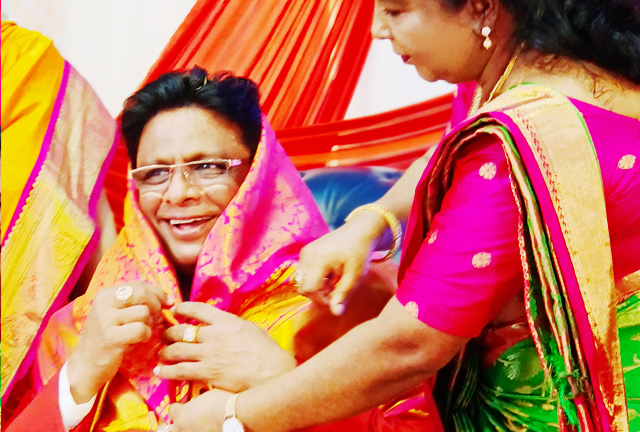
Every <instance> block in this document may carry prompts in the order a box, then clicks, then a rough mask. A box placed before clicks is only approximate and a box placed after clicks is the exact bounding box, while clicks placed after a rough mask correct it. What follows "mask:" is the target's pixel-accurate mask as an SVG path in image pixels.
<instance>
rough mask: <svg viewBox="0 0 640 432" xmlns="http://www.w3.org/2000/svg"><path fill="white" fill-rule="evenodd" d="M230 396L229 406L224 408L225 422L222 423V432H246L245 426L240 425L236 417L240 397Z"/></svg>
mask: <svg viewBox="0 0 640 432" xmlns="http://www.w3.org/2000/svg"><path fill="white" fill-rule="evenodd" d="M239 394H240V393H236V394H234V395H231V396H229V399H227V404H226V406H225V408H224V421H223V422H222V432H244V425H243V424H242V423H240V420H238V417H236V399H238V395H239Z"/></svg>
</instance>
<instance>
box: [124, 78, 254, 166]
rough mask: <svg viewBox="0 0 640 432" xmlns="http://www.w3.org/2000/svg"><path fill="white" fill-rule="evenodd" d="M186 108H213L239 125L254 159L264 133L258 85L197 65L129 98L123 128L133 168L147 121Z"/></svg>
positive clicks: (157, 82) (159, 79)
mask: <svg viewBox="0 0 640 432" xmlns="http://www.w3.org/2000/svg"><path fill="white" fill-rule="evenodd" d="M185 107H198V108H202V109H205V110H209V111H212V112H214V113H216V114H218V115H221V116H223V117H224V118H226V119H228V120H230V121H232V122H233V123H235V124H237V125H238V126H239V127H240V129H241V130H242V141H243V143H244V145H245V146H246V147H247V148H248V149H249V151H250V153H251V158H252V159H253V156H254V155H255V153H256V150H257V148H258V143H259V142H260V135H261V133H262V117H261V111H260V94H259V92H258V87H257V85H256V84H255V83H254V82H253V81H251V80H249V79H247V78H242V77H236V76H234V75H233V74H231V73H230V72H218V73H216V74H214V75H213V76H212V77H209V76H208V74H207V71H205V70H204V69H202V68H200V67H198V66H195V67H194V68H193V69H191V70H188V71H185V72H169V73H166V74H164V75H161V76H160V77H158V78H157V79H156V80H154V81H152V82H150V83H149V84H147V85H145V86H144V87H142V88H141V89H140V90H138V91H137V92H135V93H134V94H133V95H131V96H130V97H129V98H128V99H127V100H126V101H125V103H124V109H123V110H122V115H121V117H120V130H121V133H122V137H123V138H124V142H125V144H126V146H127V152H128V153H129V159H130V160H131V166H132V167H133V168H135V167H136V159H137V157H138V147H139V145H140V136H141V135H142V131H143V130H144V127H145V126H146V125H147V123H149V121H151V119H152V118H153V117H155V116H156V115H157V114H159V113H161V112H163V111H169V110H172V109H176V108H185Z"/></svg>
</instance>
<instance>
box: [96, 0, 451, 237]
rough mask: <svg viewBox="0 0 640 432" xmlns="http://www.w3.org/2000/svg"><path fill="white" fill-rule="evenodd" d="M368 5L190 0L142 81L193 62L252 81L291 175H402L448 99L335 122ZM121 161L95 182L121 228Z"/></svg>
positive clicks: (349, 85) (361, 48) (440, 125)
mask: <svg viewBox="0 0 640 432" xmlns="http://www.w3.org/2000/svg"><path fill="white" fill-rule="evenodd" d="M372 17H373V2H372V1H371V0H199V1H198V2H197V3H196V5H195V6H194V7H193V9H192V10H191V12H190V13H189V15H188V16H187V18H186V19H185V21H184V22H183V23H182V25H181V26H180V28H179V29H178V30H177V32H176V33H175V34H174V36H173V37H172V38H171V40H170V41H169V44H168V45H167V47H166V48H165V49H164V51H163V52H162V54H161V56H160V58H159V59H158V61H157V62H156V64H154V65H153V67H152V68H151V70H150V71H149V74H148V75H147V77H146V78H145V80H144V82H143V84H144V83H147V82H149V81H152V80H153V79H155V78H157V77H158V76H159V75H161V74H163V73H165V72H168V71H171V70H176V69H185V68H189V67H191V66H194V65H199V66H201V67H204V68H205V69H207V70H209V71H210V72H213V71H218V70H230V71H233V72H234V73H235V74H236V75H241V76H248V77H250V78H251V79H253V80H254V81H255V82H256V83H258V85H259V87H260V92H261V95H262V108H263V111H264V112H265V113H266V114H267V116H268V118H269V120H270V121H271V124H272V126H273V128H274V130H275V131H276V134H277V136H278V139H279V140H280V142H281V143H282V145H283V146H284V148H285V150H286V151H287V154H289V156H291V159H292V160H293V162H294V164H295V165H296V167H297V168H298V169H308V168H315V167H321V166H349V165H378V166H390V167H396V168H406V167H407V166H408V165H409V164H410V163H411V162H412V161H413V160H415V159H416V158H417V157H419V156H420V155H422V154H423V153H424V152H425V151H426V150H427V149H428V148H429V147H430V146H432V145H435V144H437V143H438V141H439V140H440V138H441V137H442V134H443V132H444V130H445V128H446V126H447V123H448V121H449V118H450V116H451V103H452V98H453V96H452V95H445V96H442V97H439V98H435V99H433V100H430V101H427V102H423V103H420V104H416V105H412V106H410V107H405V108H402V109H398V110H394V111H390V112H386V113H382V114H378V115H374V116H370V117H365V118H360V119H352V120H343V119H344V115H345V113H346V111H347V108H348V106H349V103H350V101H351V97H352V96H353V92H354V90H355V87H356V83H357V81H358V79H359V77H360V73H361V71H362V67H363V66H364V62H365V60H366V57H367V54H368V51H369V47H370V45H371V35H370V32H369V31H370V27H371V22H372ZM127 166H128V158H127V153H126V150H125V149H124V146H123V145H120V146H119V147H118V150H117V153H116V156H115V159H114V161H113V164H112V167H111V169H110V172H109V174H108V175H107V178H106V180H105V188H106V191H107V196H108V198H109V202H110V203H111V207H112V208H113V211H114V215H115V217H116V225H117V226H118V227H119V228H120V227H122V209H123V203H124V197H125V194H126V171H127Z"/></svg>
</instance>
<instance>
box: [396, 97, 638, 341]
mask: <svg viewBox="0 0 640 432" xmlns="http://www.w3.org/2000/svg"><path fill="white" fill-rule="evenodd" d="M572 103H573V104H574V106H575V107H576V108H577V109H578V110H579V111H580V113H582V115H583V117H584V120H585V122H586V125H587V127H588V129H589V132H590V134H591V137H592V139H593V142H594V146H595V150H596V153H597V156H598V160H599V162H600V169H601V172H602V179H603V184H604V193H605V200H606V205H607V219H608V225H609V232H610V236H611V249H612V254H613V266H614V274H615V279H616V280H617V279H620V278H622V277H624V276H627V275H628V274H631V273H633V272H635V271H637V270H638V269H640V260H639V259H638V257H639V256H640V122H638V120H637V119H633V118H629V117H623V116H621V115H618V114H615V113H613V112H610V111H606V110H604V109H601V108H598V107H595V106H592V105H589V104H586V103H584V102H580V101H576V100H572ZM501 120H502V119H501ZM505 123H506V120H505ZM510 130H511V131H512V132H513V134H514V138H515V139H516V140H523V139H524V138H523V137H522V136H521V135H520V134H519V133H518V131H517V128H516V127H515V125H513V127H510ZM433 160H434V159H432V161H433ZM431 169H432V164H430V165H429V166H428V167H427V169H426V170H425V174H424V175H423V178H422V180H421V182H420V184H419V185H418V188H417V192H416V196H415V198H414V204H413V208H412V211H411V216H410V220H409V223H408V228H407V236H406V239H407V240H406V241H405V244H404V245H403V257H402V258H403V259H402V262H401V266H400V274H399V282H400V286H399V289H398V292H397V294H396V296H397V298H398V299H399V300H400V302H401V303H402V304H404V305H405V307H407V306H406V305H407V304H408V303H410V302H415V303H416V305H417V306H418V307H417V308H412V307H411V305H409V306H408V307H407V308H408V309H409V310H412V309H413V310H418V311H419V315H418V318H420V319H421V320H422V321H423V322H425V323H426V324H428V325H430V326H432V327H434V328H436V329H438V330H441V331H444V332H447V333H450V334H455V335H459V336H466V337H476V336H478V335H479V334H480V332H481V331H482V329H483V328H484V326H486V325H487V324H488V323H489V322H490V321H491V319H492V317H494V316H495V314H496V313H497V312H498V311H499V310H500V309H501V308H502V307H504V306H505V305H506V303H507V301H509V300H510V299H511V298H512V297H513V296H514V295H516V294H517V293H518V292H522V289H523V286H524V285H523V279H522V268H521V264H520V258H519V255H518V245H517V242H518V241H517V229H518V226H517V225H518V218H519V215H518V209H517V206H516V202H515V198H514V195H513V192H512V190H511V186H510V181H509V174H508V170H507V162H506V157H505V155H504V152H503V150H502V148H501V145H500V143H499V142H498V140H497V139H496V138H486V137H485V138H482V137H480V138H478V139H477V140H476V143H475V144H472V145H470V146H469V147H468V148H467V149H465V150H464V151H462V152H461V154H460V155H459V156H458V159H457V162H456V165H455V170H454V175H453V182H452V184H451V188H450V189H449V191H448V192H447V193H446V194H445V197H444V201H443V203H442V207H441V210H440V212H439V213H438V215H436V217H435V218H434V223H433V225H432V226H431V227H430V230H429V232H424V226H423V216H422V202H423V201H424V179H425V178H426V176H427V174H428V172H429V171H430V170H431Z"/></svg>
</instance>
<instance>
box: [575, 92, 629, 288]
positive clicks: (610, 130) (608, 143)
mask: <svg viewBox="0 0 640 432" xmlns="http://www.w3.org/2000/svg"><path fill="white" fill-rule="evenodd" d="M571 102H572V103H573V104H574V105H575V106H576V108H578V110H579V111H580V112H581V113H582V116H583V117H584V120H585V123H586V124H587V127H588V129H589V133H590V134H591V139H592V140H593V143H594V147H595V150H596V154H597V156H598V161H599V162H600V170H601V172H602V183H603V186H604V196H605V200H606V206H607V219H608V221H609V235H610V237H611V253H612V255H613V274H614V278H615V279H616V280H618V279H621V278H623V277H625V276H627V275H629V274H631V273H634V272H635V271H637V270H640V120H638V119H634V118H631V117H624V116H621V115H619V114H616V113H613V112H611V111H607V110H604V109H602V108H598V107H595V106H593V105H589V104H587V103H584V102H580V101H577V100H573V99H571ZM632 159H635V162H634V163H633V166H632V167H630V168H629V167H628V165H629V164H630V163H631V160H632Z"/></svg>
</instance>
